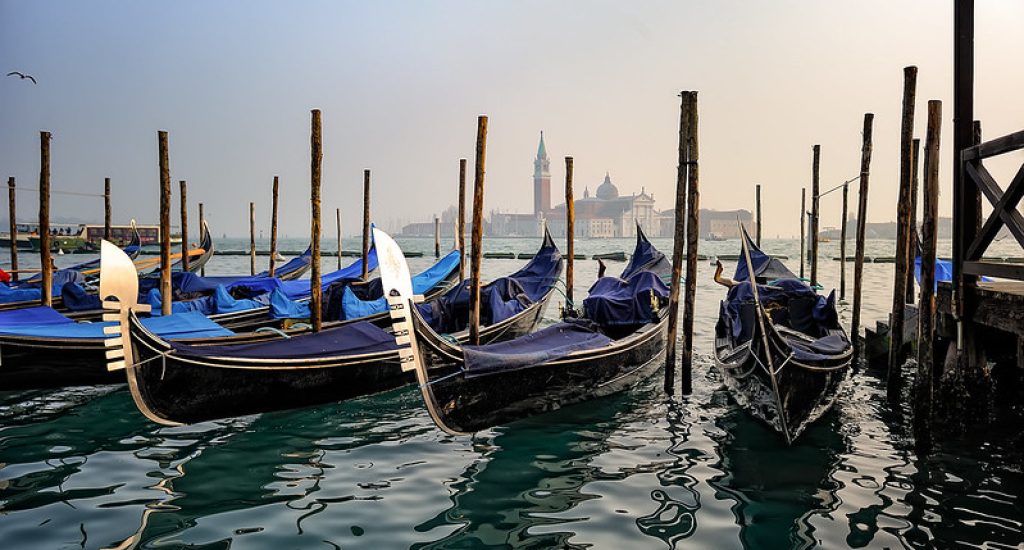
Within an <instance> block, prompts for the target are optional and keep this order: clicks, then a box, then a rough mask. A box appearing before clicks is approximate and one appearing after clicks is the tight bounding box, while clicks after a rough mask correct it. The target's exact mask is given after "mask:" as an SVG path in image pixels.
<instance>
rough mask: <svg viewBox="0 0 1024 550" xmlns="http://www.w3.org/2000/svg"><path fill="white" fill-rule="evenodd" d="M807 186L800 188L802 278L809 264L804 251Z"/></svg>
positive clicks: (805, 242) (805, 241)
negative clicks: (805, 267)
mask: <svg viewBox="0 0 1024 550" xmlns="http://www.w3.org/2000/svg"><path fill="white" fill-rule="evenodd" d="M806 228H807V188H806V187H803V188H801V189H800V278H801V279H803V278H804V266H805V265H807V258H806V256H805V253H804V251H805V250H806V249H807V229H806Z"/></svg>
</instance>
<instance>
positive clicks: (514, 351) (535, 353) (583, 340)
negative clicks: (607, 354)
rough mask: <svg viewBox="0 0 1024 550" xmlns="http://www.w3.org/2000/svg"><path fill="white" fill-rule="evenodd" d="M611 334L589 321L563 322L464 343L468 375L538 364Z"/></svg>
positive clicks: (601, 341)
mask: <svg viewBox="0 0 1024 550" xmlns="http://www.w3.org/2000/svg"><path fill="white" fill-rule="evenodd" d="M611 341H612V340H611V338H608V337H607V336H605V335H604V334H601V333H600V332H598V331H597V330H596V327H594V326H593V325H591V324H590V323H587V322H585V321H582V322H580V321H573V322H562V323H556V324H554V325H551V326H549V327H547V328H544V329H541V330H538V331H537V332H534V333H531V334H527V335H526V336H521V337H519V338H516V339H514V340H509V341H506V342H500V343H497V344H487V345H483V346H463V347H462V352H463V357H464V358H465V364H464V366H463V370H464V372H465V375H466V377H467V378H471V377H474V376H482V375H487V374H493V373H496V372H508V371H513V370H519V369H525V368H529V367H534V366H537V365H541V364H544V363H548V362H551V361H555V360H558V359H561V358H563V357H565V356H567V355H569V354H570V353H572V352H574V351H582V350H588V349H595V348H600V347H604V346H607V345H608V344H610V343H611Z"/></svg>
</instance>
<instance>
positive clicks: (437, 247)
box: [434, 216, 441, 258]
mask: <svg viewBox="0 0 1024 550" xmlns="http://www.w3.org/2000/svg"><path fill="white" fill-rule="evenodd" d="M434 257H435V258H440V257H441V218H439V217H437V216H434Z"/></svg>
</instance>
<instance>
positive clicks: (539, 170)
mask: <svg viewBox="0 0 1024 550" xmlns="http://www.w3.org/2000/svg"><path fill="white" fill-rule="evenodd" d="M550 209H551V161H550V160H549V159H548V151H547V149H546V148H545V147H544V132H541V133H540V145H538V146H537V158H536V159H534V161H533V213H534V215H541V214H543V213H544V212H546V211H548V210H550Z"/></svg>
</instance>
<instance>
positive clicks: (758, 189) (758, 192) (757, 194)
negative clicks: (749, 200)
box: [754, 183, 761, 248]
mask: <svg viewBox="0 0 1024 550" xmlns="http://www.w3.org/2000/svg"><path fill="white" fill-rule="evenodd" d="M754 195H755V201H754V202H755V205H754V206H755V210H756V211H757V247H758V248H760V247H761V184H760V183H759V184H757V187H756V190H755V191H754Z"/></svg>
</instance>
